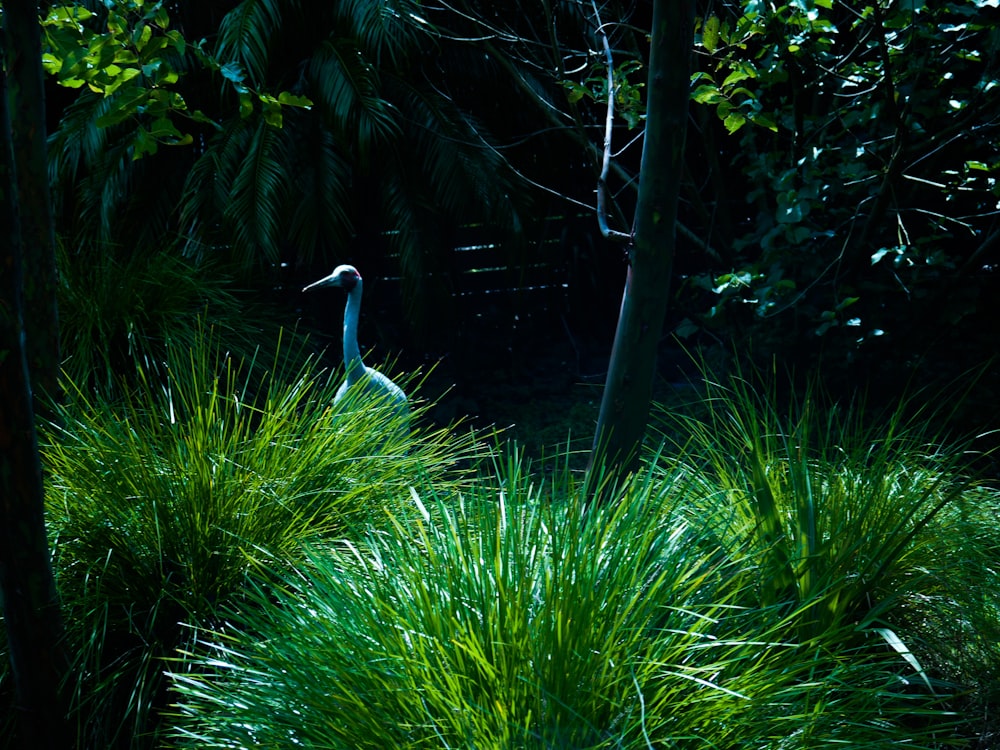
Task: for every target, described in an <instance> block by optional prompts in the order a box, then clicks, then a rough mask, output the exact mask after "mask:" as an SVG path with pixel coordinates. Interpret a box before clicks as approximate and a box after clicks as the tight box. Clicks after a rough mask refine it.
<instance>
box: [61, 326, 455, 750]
mask: <svg viewBox="0 0 1000 750" xmlns="http://www.w3.org/2000/svg"><path fill="white" fill-rule="evenodd" d="M203 334H204V335H202V336H199V337H195V338H194V339H193V340H192V341H190V342H184V344H183V345H177V344H173V343H171V342H168V344H167V346H166V350H165V351H166V363H165V365H166V366H165V367H164V368H162V369H161V368H160V367H159V366H151V367H150V368H149V369H143V368H140V369H139V371H138V373H139V374H138V377H137V379H136V382H135V384H134V385H133V386H130V387H128V388H125V389H121V391H120V392H121V393H122V394H123V395H122V396H120V397H119V398H118V399H115V400H107V399H106V398H105V397H103V396H90V395H88V394H87V393H86V392H85V391H84V390H83V389H82V388H79V387H73V384H72V383H68V384H67V385H68V388H67V391H68V395H69V397H68V399H67V402H66V403H65V404H64V405H63V406H62V407H61V408H60V410H59V412H58V413H57V415H56V419H55V421H54V423H53V424H52V425H50V426H49V428H48V429H47V431H46V433H45V441H44V442H45V444H44V449H43V454H44V461H45V466H46V470H47V472H48V483H47V487H48V519H49V528H50V533H51V537H52V547H53V549H54V552H55V558H54V564H55V569H56V574H57V578H58V582H59V587H60V590H61V593H62V596H63V600H64V603H65V608H66V612H67V621H68V623H69V629H70V634H71V638H72V639H73V640H72V646H73V648H75V649H76V651H77V653H76V659H77V663H76V664H75V667H74V678H75V679H76V680H77V682H76V690H77V698H76V701H77V704H76V708H77V717H78V720H79V722H80V724H81V736H83V737H85V738H86V744H87V745H88V746H95V747H97V746H102V747H103V746H110V745H111V744H113V743H115V742H118V743H120V744H124V745H127V746H129V747H137V746H140V745H139V744H138V743H140V741H141V740H140V738H141V735H142V734H143V733H144V732H146V731H152V730H155V728H156V720H155V709H157V708H162V707H163V705H165V698H166V695H165V692H164V685H163V682H162V680H161V673H162V671H163V669H164V662H163V660H164V659H167V658H171V657H173V656H175V652H176V649H177V648H178V647H180V646H183V645H185V644H190V642H191V640H192V639H193V638H194V636H195V633H196V632H197V628H198V627H202V626H206V625H211V624H214V623H216V622H217V620H216V612H217V609H218V607H219V606H221V605H222V604H224V603H232V602H236V601H240V600H241V598H242V596H243V587H244V581H245V577H246V575H247V573H248V571H252V570H255V569H258V568H264V567H267V568H268V569H271V570H274V571H278V570H280V569H281V568H282V567H283V566H287V565H291V564H293V563H294V562H296V561H297V560H299V559H300V558H301V556H302V547H303V545H304V544H305V543H307V542H311V543H317V542H319V540H322V539H325V538H327V537H341V536H350V534H351V533H352V528H353V527H354V526H356V525H360V524H363V523H365V522H368V521H370V522H373V523H375V524H379V523H382V524H384V523H385V518H386V516H385V513H386V511H387V510H388V509H390V508H392V507H393V506H394V505H395V504H396V503H397V502H398V501H399V499H400V498H405V497H407V496H408V490H407V487H408V486H410V485H412V484H417V483H421V482H426V481H434V482H440V483H443V484H444V485H445V486H447V485H448V483H449V482H452V481H458V479H457V478H455V477H457V476H458V474H456V473H455V472H454V471H453V469H455V468H457V464H458V462H459V461H460V460H461V459H462V458H463V457H464V456H468V455H469V454H470V452H471V449H472V443H471V441H470V440H469V439H467V438H462V437H461V436H458V437H452V436H450V435H449V434H448V433H446V432H444V431H437V432H431V431H428V430H426V429H424V428H421V427H419V426H418V427H417V428H416V429H415V430H414V431H413V433H412V434H406V433H404V432H401V431H400V430H398V429H396V428H397V426H398V422H399V420H400V417H399V416H398V415H396V414H395V413H393V412H392V410H391V409H388V408H386V407H384V406H379V405H371V406H368V407H366V408H349V407H348V408H341V409H336V410H335V409H333V408H332V407H331V404H332V402H333V397H334V393H335V391H336V388H337V386H338V385H339V382H338V380H339V379H338V378H336V377H334V375H335V373H330V372H328V371H325V370H323V369H322V368H321V367H320V366H319V365H318V364H317V363H316V361H315V360H306V361H305V364H303V365H297V364H294V363H296V362H301V361H303V358H302V357H300V356H299V355H298V353H297V352H296V351H294V350H291V351H288V352H287V354H288V356H287V361H289V362H292V363H293V364H291V365H290V366H287V367H286V366H285V365H284V364H283V363H284V362H285V361H286V358H285V354H286V349H288V347H283V346H281V345H278V346H277V350H278V352H279V354H278V355H277V356H276V357H275V359H274V360H272V362H271V363H270V365H269V366H265V365H264V364H262V363H259V362H252V361H251V362H247V361H238V360H236V359H234V358H232V357H230V356H229V355H228V354H227V353H226V352H227V350H226V348H225V347H224V346H222V344H221V343H220V341H219V340H218V339H217V337H216V336H215V335H214V334H212V333H211V332H207V331H203ZM164 372H165V377H164V379H163V380H161V379H160V377H161V375H163V373H164ZM261 372H265V374H264V375H263V376H260V375H259V373H261ZM407 385H413V381H412V379H411V380H410V381H409V382H408V383H407ZM354 406H358V405H357V404H355V405H354ZM424 409H425V405H423V404H417V405H416V407H415V408H414V414H413V421H414V422H415V423H416V424H418V425H419V424H420V420H421V416H422V414H423V411H424ZM147 739H148V741H149V743H152V742H153V741H154V740H155V736H150V737H149V738H147Z"/></svg>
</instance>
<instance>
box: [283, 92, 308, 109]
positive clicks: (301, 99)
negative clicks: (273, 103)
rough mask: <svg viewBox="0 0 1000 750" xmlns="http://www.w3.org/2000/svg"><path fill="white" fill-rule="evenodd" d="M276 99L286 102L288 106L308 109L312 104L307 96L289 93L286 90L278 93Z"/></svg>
mask: <svg viewBox="0 0 1000 750" xmlns="http://www.w3.org/2000/svg"><path fill="white" fill-rule="evenodd" d="M278 101H279V102H281V103H282V104H287V105H288V106H289V107H305V108H306V109H309V108H310V107H311V106H312V105H313V101H312V99H310V98H309V97H308V96H299V95H296V94H289V93H288V92H287V91H282V92H281V93H280V94H278Z"/></svg>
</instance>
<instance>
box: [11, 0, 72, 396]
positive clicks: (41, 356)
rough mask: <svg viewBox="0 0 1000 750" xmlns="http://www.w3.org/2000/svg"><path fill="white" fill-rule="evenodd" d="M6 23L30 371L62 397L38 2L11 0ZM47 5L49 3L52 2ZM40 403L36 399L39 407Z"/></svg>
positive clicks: (38, 390) (48, 392)
mask: <svg viewBox="0 0 1000 750" xmlns="http://www.w3.org/2000/svg"><path fill="white" fill-rule="evenodd" d="M6 5H7V11H6V14H5V15H6V17H5V19H4V24H5V26H6V29H5V34H6V38H7V39H8V40H16V42H15V43H13V44H11V45H10V46H9V47H7V48H6V54H7V88H8V95H9V97H10V99H9V101H10V111H11V112H12V113H14V115H13V116H12V118H11V136H12V142H13V148H14V165H15V169H16V171H17V175H18V180H17V191H18V204H19V207H20V215H21V239H22V242H23V244H24V247H25V248H26V249H27V252H26V253H24V256H23V257H24V279H25V281H26V284H25V287H24V321H25V325H26V327H27V329H28V330H27V352H28V371H29V373H30V375H31V383H32V391H33V392H34V394H35V396H36V397H38V398H46V397H48V398H56V397H57V396H58V384H59V318H58V314H57V311H56V255H55V238H54V235H53V229H52V226H53V225H52V203H51V195H50V191H49V175H48V156H47V152H46V131H45V89H44V76H43V74H42V66H41V59H42V32H41V27H40V26H39V23H38V13H39V10H38V3H36V2H26V1H25V0H17V1H16V2H8V3H6ZM46 5H47V3H46ZM38 406H39V404H38V403H37V402H36V408H37V407H38Z"/></svg>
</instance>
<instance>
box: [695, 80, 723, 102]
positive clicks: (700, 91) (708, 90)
mask: <svg viewBox="0 0 1000 750" xmlns="http://www.w3.org/2000/svg"><path fill="white" fill-rule="evenodd" d="M691 98H692V99H693V100H694V101H696V102H698V103H699V104H717V103H718V102H721V101H724V100H725V98H726V97H725V95H723V94H722V92H720V91H719V88H718V86H716V85H715V84H707V83H703V84H702V85H700V86H698V88H696V89H695V90H694V91H692V92H691Z"/></svg>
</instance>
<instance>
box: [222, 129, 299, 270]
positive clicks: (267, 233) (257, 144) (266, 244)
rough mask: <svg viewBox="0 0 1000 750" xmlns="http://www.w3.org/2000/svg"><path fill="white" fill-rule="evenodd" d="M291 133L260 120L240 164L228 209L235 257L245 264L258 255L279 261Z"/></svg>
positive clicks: (286, 193) (227, 213)
mask: <svg viewBox="0 0 1000 750" xmlns="http://www.w3.org/2000/svg"><path fill="white" fill-rule="evenodd" d="M285 138H287V135H283V134H282V132H281V131H279V130H277V129H275V128H273V127H271V126H270V125H268V124H267V123H266V122H265V121H264V120H263V119H260V120H258V121H257V122H256V132H254V134H253V137H252V138H251V140H250V143H249V148H248V150H247V153H246V155H245V157H244V159H243V162H242V163H241V164H240V167H239V170H238V171H237V173H236V175H235V177H234V179H233V185H232V193H231V195H230V203H229V206H228V207H227V208H226V211H225V214H224V215H225V218H226V220H227V221H228V222H229V225H230V228H231V231H232V233H233V256H234V258H235V259H236V260H237V261H238V262H239V263H240V264H241V265H244V266H249V265H252V264H253V261H254V259H255V258H256V257H257V256H258V254H263V255H264V257H265V258H266V259H267V260H268V261H270V262H271V263H276V262H277V261H278V259H279V257H280V253H281V228H282V221H281V209H282V207H283V206H284V204H285V199H286V197H287V195H288V184H287V171H286V168H287V153H288V149H287V144H286V143H285Z"/></svg>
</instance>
